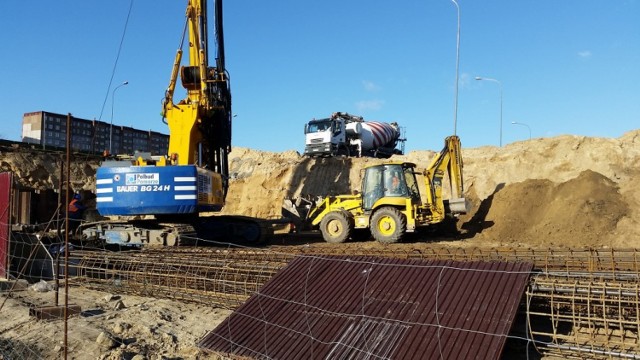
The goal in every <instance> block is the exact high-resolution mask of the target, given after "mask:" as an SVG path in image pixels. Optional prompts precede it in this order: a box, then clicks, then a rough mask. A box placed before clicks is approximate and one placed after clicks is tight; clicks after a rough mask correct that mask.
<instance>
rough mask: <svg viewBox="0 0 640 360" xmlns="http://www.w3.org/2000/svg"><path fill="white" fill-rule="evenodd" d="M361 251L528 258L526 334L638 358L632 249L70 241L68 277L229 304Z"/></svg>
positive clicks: (582, 351) (584, 353)
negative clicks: (124, 247) (306, 260)
mask: <svg viewBox="0 0 640 360" xmlns="http://www.w3.org/2000/svg"><path fill="white" fill-rule="evenodd" d="M345 254H346V255H354V256H355V255H367V256H382V257H390V258H403V259H425V260H457V261H477V260H483V261H509V262H531V263H533V264H534V270H533V272H532V275H531V276H530V281H529V285H528V288H527V291H526V298H525V299H523V305H522V309H523V311H526V319H527V322H528V324H527V327H528V329H529V334H528V336H529V340H532V341H533V342H534V343H535V346H536V348H537V349H538V350H539V351H540V352H543V353H547V354H556V355H559V356H563V357H575V358H588V357H592V358H603V357H605V358H607V357H624V358H632V359H636V358H637V359H640V355H636V354H638V353H640V344H639V343H640V341H639V339H638V335H639V334H640V315H639V314H640V288H639V287H640V285H639V284H640V281H638V280H639V277H640V271H639V269H640V261H639V259H640V251H638V250H635V249H619V250H618V249H607V250H589V249H586V250H555V249H548V250H544V249H543V250H539V249H509V248H501V249H478V248H468V249H460V248H448V247H431V248H415V249H402V250H400V249H392V248H389V249H382V250H381V249H353V250H351V249H350V250H345V249H342V248H341V247H333V248H328V247H318V248H314V247H312V246H311V247H277V248H270V249H231V248H227V249H221V248H178V249H158V250H144V251H135V252H134V251H131V252H105V251H77V252H75V253H73V256H72V263H74V264H75V265H74V267H75V268H76V270H77V274H78V276H77V277H76V278H74V280H73V281H74V283H76V284H78V285H81V286H85V287H89V288H95V289H99V290H106V291H113V292H122V293H133V294H137V295H145V296H155V297H167V298H173V299H179V300H182V301H190V302H198V303H205V304H210V305H213V306H217V307H223V308H228V309H235V308H237V307H238V306H240V305H241V304H243V303H244V302H245V301H246V300H247V299H248V298H249V297H250V296H251V295H253V294H254V293H256V292H257V291H258V289H259V288H260V287H261V286H262V285H264V284H265V283H266V282H267V281H268V280H269V279H271V278H272V277H273V275H275V274H276V273H277V272H278V271H279V270H280V269H282V268H284V267H285V266H286V265H287V264H288V262H289V261H290V260H292V259H293V258H294V257H295V256H309V257H313V256H320V255H345Z"/></svg>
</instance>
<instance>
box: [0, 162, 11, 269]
mask: <svg viewBox="0 0 640 360" xmlns="http://www.w3.org/2000/svg"><path fill="white" fill-rule="evenodd" d="M12 181H13V180H12V175H11V173H0V278H6V277H7V274H8V273H9V255H8V251H9V226H10V225H11V224H10V222H11V221H10V219H11V211H10V210H11V208H10V206H11V205H10V202H9V200H10V199H11V185H12Z"/></svg>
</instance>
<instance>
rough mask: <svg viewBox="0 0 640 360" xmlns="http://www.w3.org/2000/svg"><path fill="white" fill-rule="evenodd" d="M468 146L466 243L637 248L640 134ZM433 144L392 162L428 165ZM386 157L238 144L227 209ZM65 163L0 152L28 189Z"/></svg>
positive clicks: (257, 208)
mask: <svg viewBox="0 0 640 360" xmlns="http://www.w3.org/2000/svg"><path fill="white" fill-rule="evenodd" d="M462 145H463V159H464V179H465V195H466V196H467V197H468V198H469V199H471V200H472V201H473V203H474V207H473V210H472V212H471V213H470V214H468V215H466V216H464V217H462V218H461V220H460V222H459V224H458V225H459V226H460V228H461V229H462V234H461V237H463V238H466V240H465V241H467V242H470V243H475V242H479V243H480V244H485V245H487V246H493V245H505V244H512V245H513V244H521V245H522V246H526V245H527V244H529V245H533V246H562V245H566V246H615V247H629V246H637V247H640V187H638V186H637V185H636V184H635V179H637V178H638V175H640V130H635V131H631V132H628V133H626V134H624V135H623V136H622V137H620V138H618V139H609V138H589V137H583V136H569V135H566V136H559V137H555V138H544V139H533V140H529V141H521V142H516V143H512V144H508V145H506V146H504V147H489V146H488V147H481V148H472V149H469V148H464V139H462ZM433 150H438V151H439V150H440V149H433ZM433 150H421V151H413V152H411V153H409V154H408V155H405V156H397V157H394V158H393V159H392V160H399V161H410V162H414V163H416V164H418V166H419V167H423V168H424V167H426V166H427V165H428V164H429V162H430V160H431V159H432V158H433V156H434V155H435V152H434V151H433ZM78 160H79V161H77V162H76V163H74V164H73V166H72V184H73V187H74V189H76V190H77V189H80V188H83V189H94V188H95V182H94V180H93V177H94V175H95V168H96V167H97V165H98V163H97V161H95V160H94V161H91V160H90V159H88V158H84V159H78ZM381 162H384V160H378V159H370V158H320V159H311V158H305V157H302V156H300V154H299V153H297V152H296V151H287V152H282V153H273V152H266V151H256V150H251V149H245V148H234V149H233V151H232V152H231V156H230V172H231V174H230V177H231V181H230V189H229V193H228V196H227V205H226V207H225V209H224V210H223V213H225V214H242V215H248V216H255V217H260V218H275V217H280V216H281V205H282V202H283V200H284V199H285V198H290V197H297V196H306V197H314V196H322V195H330V194H333V195H337V194H347V193H350V192H351V191H352V190H353V189H359V187H360V186H361V171H362V169H363V168H364V167H365V166H366V165H369V164H375V163H381ZM59 163H60V159H59V155H58V157H56V156H54V155H51V154H39V153H36V152H34V151H26V152H25V151H18V152H8V151H4V150H2V149H0V167H1V170H2V171H13V172H14V173H15V174H16V177H17V178H18V179H19V180H18V181H19V183H20V186H23V187H32V188H35V189H43V188H53V189H57V188H58V181H59V179H58V178H59V176H58V174H59ZM471 238H475V239H471ZM471 240H473V241H471Z"/></svg>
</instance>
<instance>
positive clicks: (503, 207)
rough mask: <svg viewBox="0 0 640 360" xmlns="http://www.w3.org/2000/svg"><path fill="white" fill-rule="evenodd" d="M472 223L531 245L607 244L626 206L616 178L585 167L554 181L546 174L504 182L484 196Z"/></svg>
mask: <svg viewBox="0 0 640 360" xmlns="http://www.w3.org/2000/svg"><path fill="white" fill-rule="evenodd" d="M480 208H481V209H488V212H487V213H486V216H485V217H484V218H482V216H480V213H478V214H477V215H478V216H476V217H475V218H474V219H473V220H471V222H478V221H481V222H482V224H484V225H483V226H480V232H481V234H482V236H483V237H485V238H490V239H494V240H495V241H498V242H500V243H503V244H514V243H516V244H527V245H530V246H545V247H547V246H548V247H555V246H568V247H600V246H610V245H611V240H612V234H614V233H615V231H616V227H617V224H618V222H619V221H620V219H621V218H623V217H624V216H626V215H627V214H628V212H629V210H630V209H629V206H628V204H627V202H626V201H625V200H624V199H623V197H622V195H621V194H620V192H619V188H618V186H617V185H616V183H615V182H613V181H611V180H610V179H609V178H607V177H605V176H604V175H602V174H599V173H597V172H594V171H591V170H586V171H583V172H582V173H580V175H579V176H578V177H576V178H574V179H571V180H568V181H566V182H563V183H560V184H556V183H553V182H552V181H550V180H546V179H535V180H526V181H523V182H519V183H514V184H510V185H507V186H505V187H503V188H500V189H498V191H496V193H494V194H492V195H491V196H490V197H489V198H487V199H485V200H484V201H483V202H482V204H481V205H480Z"/></svg>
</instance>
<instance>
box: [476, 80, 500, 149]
mask: <svg viewBox="0 0 640 360" xmlns="http://www.w3.org/2000/svg"><path fill="white" fill-rule="evenodd" d="M476 80H486V81H493V82H496V83H498V85H500V147H502V83H501V82H500V81H498V80H496V79H492V78H483V77H480V76H476Z"/></svg>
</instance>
